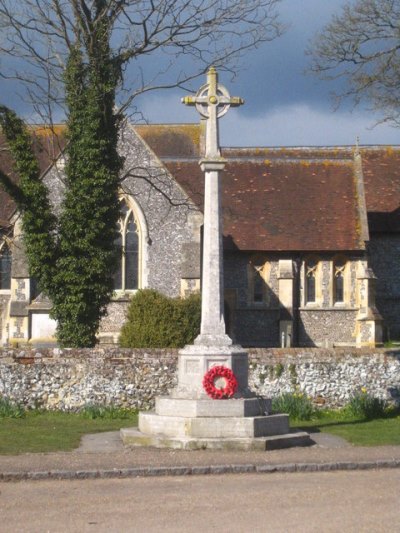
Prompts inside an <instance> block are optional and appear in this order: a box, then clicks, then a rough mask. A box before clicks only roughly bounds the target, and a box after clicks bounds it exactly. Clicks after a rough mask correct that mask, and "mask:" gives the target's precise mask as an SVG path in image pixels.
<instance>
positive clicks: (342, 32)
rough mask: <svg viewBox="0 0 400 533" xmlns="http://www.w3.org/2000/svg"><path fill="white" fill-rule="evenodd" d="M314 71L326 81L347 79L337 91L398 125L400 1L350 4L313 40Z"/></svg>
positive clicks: (399, 111) (372, 1) (383, 118)
mask: <svg viewBox="0 0 400 533" xmlns="http://www.w3.org/2000/svg"><path fill="white" fill-rule="evenodd" d="M309 54H310V55H311V56H312V65H311V71H312V72H314V73H316V74H317V75H319V76H320V77H321V78H323V79H327V80H334V79H338V78H343V79H345V80H346V82H347V89H346V90H345V91H344V92H342V93H340V94H338V95H336V96H337V97H338V98H339V102H340V101H341V99H342V98H344V97H350V98H352V99H353V101H354V103H355V104H356V105H357V104H359V103H360V102H361V101H362V100H366V101H367V102H369V104H370V106H371V110H373V111H377V112H379V113H380V114H381V116H382V121H387V122H389V123H391V124H393V125H395V126H399V125H400V0H357V1H356V2H355V3H354V4H346V5H345V6H344V7H343V8H342V12H341V14H340V15H336V16H334V17H333V18H332V20H331V22H330V23H329V24H328V25H327V26H326V27H325V28H324V29H323V30H322V32H321V33H320V34H319V35H318V36H317V37H316V39H315V41H314V43H313V44H312V47H311V49H310V50H309Z"/></svg>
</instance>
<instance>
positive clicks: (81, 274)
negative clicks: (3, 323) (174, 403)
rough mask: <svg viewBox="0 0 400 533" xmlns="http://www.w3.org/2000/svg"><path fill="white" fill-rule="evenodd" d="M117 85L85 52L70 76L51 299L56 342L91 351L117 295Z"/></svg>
mask: <svg viewBox="0 0 400 533" xmlns="http://www.w3.org/2000/svg"><path fill="white" fill-rule="evenodd" d="M116 83H117V80H116V75H115V72H114V68H113V65H112V63H111V61H110V60H109V57H108V54H107V47H106V46H105V50H103V51H102V50H98V57H96V58H95V59H94V60H92V62H91V63H90V64H89V65H84V64H83V61H82V55H81V53H80V51H79V50H74V52H73V53H72V54H71V56H70V60H69V64H68V67H67V73H66V90H67V104H68V108H69V114H68V120H67V126H68V145H67V150H66V153H67V163H66V167H65V171H66V195H65V199H64V203H63V210H62V215H61V218H60V229H59V232H60V235H59V236H60V254H59V258H58V261H57V270H56V274H55V284H56V286H57V291H56V292H55V293H54V295H53V298H52V300H53V303H54V310H53V315H54V318H56V319H57V321H58V329H57V337H58V340H59V342H60V344H62V345H65V346H93V345H94V344H95V343H96V332H97V330H98V327H99V322H100V318H101V316H102V315H103V314H104V311H105V308H106V305H107V303H108V302H109V301H110V297H111V295H112V291H113V272H114V270H115V268H116V261H117V256H116V250H115V246H114V241H115V237H116V228H117V221H118V217H119V201H118V184H119V172H120V170H121V166H122V160H121V158H120V157H119V155H118V152H117V140H118V124H117V122H118V117H117V116H115V115H114V113H113V107H114V91H115V86H116Z"/></svg>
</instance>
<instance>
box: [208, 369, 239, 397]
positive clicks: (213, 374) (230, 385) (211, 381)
mask: <svg viewBox="0 0 400 533" xmlns="http://www.w3.org/2000/svg"><path fill="white" fill-rule="evenodd" d="M219 378H223V379H224V380H225V387H223V388H219V387H216V386H215V382H216V381H217V380H218V379H219ZM203 387H204V390H205V391H206V393H207V394H208V396H210V398H213V399H214V400H222V399H224V398H232V396H233V395H234V394H235V392H236V389H237V387H238V382H237V379H236V377H235V374H234V373H233V372H232V370H231V369H230V368H227V367H226V366H214V367H212V368H210V370H209V371H208V372H207V373H206V374H205V376H204V378H203Z"/></svg>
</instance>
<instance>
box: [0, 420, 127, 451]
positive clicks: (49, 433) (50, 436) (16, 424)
mask: <svg viewBox="0 0 400 533" xmlns="http://www.w3.org/2000/svg"><path fill="white" fill-rule="evenodd" d="M136 425H137V414H136V413H133V412H132V413H129V414H128V415H126V416H124V417H123V418H95V419H90V418H85V417H83V416H82V415H79V414H76V413H62V412H52V411H48V412H39V413H38V412H35V411H31V412H28V413H27V414H26V416H25V417H24V418H1V419H0V454H2V455H16V454H19V453H27V452H55V451H69V450H73V449H74V448H77V447H78V446H79V442H80V440H81V437H82V435H85V434H86V433H97V432H100V431H116V430H119V429H120V428H121V427H130V426H136Z"/></svg>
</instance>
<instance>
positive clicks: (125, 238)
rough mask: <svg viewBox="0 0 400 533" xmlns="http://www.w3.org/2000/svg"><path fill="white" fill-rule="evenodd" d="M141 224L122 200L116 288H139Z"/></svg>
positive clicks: (115, 274)
mask: <svg viewBox="0 0 400 533" xmlns="http://www.w3.org/2000/svg"><path fill="white" fill-rule="evenodd" d="M139 239H140V232H139V225H138V223H137V220H136V218H135V215H134V212H133V210H132V209H131V208H130V207H129V205H128V204H127V202H126V200H125V199H122V200H121V216H120V219H119V221H118V236H117V238H116V240H115V245H116V246H117V248H118V250H119V264H118V267H117V270H116V271H115V273H114V289H115V290H120V291H130V290H135V289H138V288H139Z"/></svg>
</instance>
